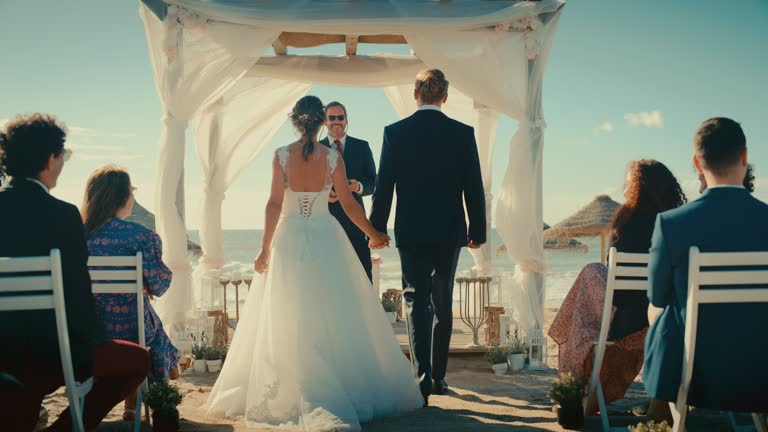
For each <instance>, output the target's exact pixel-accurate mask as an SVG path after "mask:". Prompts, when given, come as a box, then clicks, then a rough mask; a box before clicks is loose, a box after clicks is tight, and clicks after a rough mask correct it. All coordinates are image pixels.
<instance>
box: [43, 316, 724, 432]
mask: <svg viewBox="0 0 768 432" xmlns="http://www.w3.org/2000/svg"><path fill="white" fill-rule="evenodd" d="M555 313H556V309H550V310H547V314H546V323H547V326H545V327H548V324H549V323H550V322H551V321H552V319H553V318H554V315H555ZM548 350H549V356H550V357H549V362H548V363H549V365H550V369H548V370H545V371H530V370H523V371H517V372H514V373H511V374H510V375H507V376H496V375H493V373H492V371H491V369H490V367H489V366H488V364H487V363H486V362H485V361H484V360H483V358H482V356H479V355H472V356H452V357H451V358H450V360H449V370H448V376H447V377H446V380H447V381H448V384H449V385H450V386H451V391H450V392H449V394H447V395H445V396H432V397H430V406H429V407H427V408H423V409H419V410H416V411H414V412H411V413H407V414H405V415H402V416H399V417H392V418H385V419H379V420H376V421H374V422H371V423H367V424H364V425H363V431H365V432H385V431H387V432H389V431H414V432H419V431H444V432H453V431H455V432H459V431H462V432H466V431H472V432H475V431H476V432H496V431H499V432H501V431H504V432H508V431H509V430H511V429H510V427H514V430H519V431H540V430H548V431H549V430H551V431H559V430H563V429H562V428H560V426H558V424H557V422H556V415H555V414H554V413H553V412H552V403H551V402H550V401H549V400H548V398H547V396H546V393H547V390H548V388H549V387H550V385H551V383H552V381H553V380H554V379H555V378H556V376H557V369H556V367H557V357H556V355H557V345H556V344H554V342H552V341H551V340H550V344H549V347H548ZM217 376H218V374H215V373H195V372H193V371H192V370H189V371H186V372H185V373H184V374H183V375H182V377H180V379H179V380H177V381H176V382H175V384H176V385H178V386H179V388H180V389H181V391H182V393H183V394H184V401H183V403H182V404H181V405H180V407H179V411H180V413H181V417H182V422H181V430H182V431H196V432H202V431H206V432H224V431H251V432H253V431H258V430H259V429H248V428H247V427H246V426H245V424H244V422H242V421H232V420H224V419H214V418H207V417H206V416H205V415H204V414H203V412H202V411H201V410H200V407H201V406H202V405H203V404H204V403H205V401H206V399H207V397H208V394H209V393H210V390H211V387H212V386H213V384H214V382H215V381H216V377H217ZM639 379H640V378H639V377H638V380H637V381H636V382H635V383H634V384H633V385H632V386H631V387H630V389H629V391H628V392H627V394H626V397H625V399H623V400H621V401H617V402H616V403H614V404H612V406H611V408H612V409H613V410H616V411H627V410H630V409H631V407H632V406H634V405H638V404H639V403H641V402H643V401H644V400H645V398H646V395H645V392H644V390H643V385H642V383H640V382H639ZM45 406H46V408H47V409H48V411H49V415H50V418H51V419H55V418H56V416H58V413H59V412H61V411H62V410H63V409H64V408H66V406H67V400H66V396H65V394H64V390H63V388H62V389H59V391H57V392H56V393H54V394H53V395H51V396H49V397H48V398H47V399H46V400H45ZM122 412H123V409H122V404H120V405H118V406H117V407H115V409H113V410H112V412H111V413H110V414H109V416H108V417H107V418H106V419H105V421H104V422H103V423H102V425H100V426H99V428H98V429H97V430H98V431H129V430H132V428H131V425H129V424H128V423H126V422H123V421H121V416H122ZM710 417H711V416H710ZM639 420H643V419H642V418H638V417H616V418H615V419H614V420H612V421H615V422H616V423H617V424H627V423H628V422H632V423H634V422H637V421H639ZM693 423H694V424H693V425H692V424H691V422H689V430H729V429H728V428H727V427H726V426H725V423H724V420H717V419H716V420H714V421H713V420H711V419H709V420H708V421H707V422H706V427H704V428H703V429H701V428H697V427H695V423H696V419H695V418H694V419H693ZM721 423H722V424H721ZM692 426H693V427H692ZM145 429H146V430H149V428H145ZM585 430H599V425H598V423H597V419H596V418H590V419H588V420H587V427H586V429H585Z"/></svg>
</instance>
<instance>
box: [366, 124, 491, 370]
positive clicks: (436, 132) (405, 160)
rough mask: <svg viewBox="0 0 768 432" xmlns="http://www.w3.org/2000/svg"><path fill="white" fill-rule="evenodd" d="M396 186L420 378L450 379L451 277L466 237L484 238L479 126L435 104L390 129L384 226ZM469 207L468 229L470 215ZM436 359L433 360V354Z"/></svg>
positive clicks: (380, 211)
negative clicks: (477, 139) (477, 140)
mask: <svg viewBox="0 0 768 432" xmlns="http://www.w3.org/2000/svg"><path fill="white" fill-rule="evenodd" d="M395 191H397V209H396V213H395V240H396V243H397V247H398V251H399V253H400V262H401V265H402V271H403V288H409V287H410V288H413V289H415V292H414V293H413V294H406V295H405V298H406V301H407V303H408V308H407V309H408V311H407V315H408V324H409V330H410V342H411V348H412V352H413V353H414V356H415V359H414V361H415V365H416V368H417V370H418V374H419V376H422V375H426V376H427V377H434V378H435V379H442V378H444V377H445V370H446V368H447V365H448V347H449V345H450V340H451V327H452V325H453V311H452V304H453V279H454V276H455V272H456V265H457V263H458V259H459V252H460V250H461V247H463V246H466V244H467V238H469V239H470V240H472V241H474V242H476V243H485V240H486V226H485V192H484V190H483V180H482V176H481V173H480V160H479V158H478V154H477V144H476V143H475V134H474V130H473V129H472V128H471V127H469V126H467V125H465V124H463V123H460V122H458V121H455V120H453V119H451V118H449V117H447V116H446V115H445V114H443V113H442V112H439V111H436V110H420V111H417V112H416V113H414V114H413V115H411V116H410V117H408V118H406V119H403V120H401V121H399V122H397V123H394V124H391V125H389V126H387V127H386V128H384V145H383V147H382V151H381V162H380V163H379V177H378V182H377V184H376V193H375V194H374V197H373V208H372V210H371V223H372V224H373V226H374V227H375V228H376V229H377V230H379V231H386V229H387V221H388V220H389V213H390V209H391V207H392V196H393V193H394V192H395ZM465 203H466V206H467V214H468V216H469V228H467V223H466V220H465V213H464V204H465ZM430 357H431V358H430Z"/></svg>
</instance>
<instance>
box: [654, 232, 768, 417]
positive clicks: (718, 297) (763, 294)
mask: <svg viewBox="0 0 768 432" xmlns="http://www.w3.org/2000/svg"><path fill="white" fill-rule="evenodd" d="M748 266H761V267H768V252H722V253H718V252H713V253H701V252H700V251H699V248H698V247H696V246H692V247H691V248H690V250H689V264H688V301H687V303H686V305H687V306H686V316H685V345H684V348H683V368H682V377H681V380H680V388H679V390H678V393H677V401H676V402H670V403H669V408H670V410H671V411H672V418H673V419H674V426H673V428H672V430H673V431H674V432H684V431H685V419H686V416H687V414H688V405H687V399H688V390H689V389H690V384H691V379H692V377H693V366H694V362H695V358H696V333H697V328H698V315H699V306H700V305H704V304H734V303H768V289H762V288H761V289H757V288H741V289H714V288H706V289H701V287H702V286H749V285H752V286H754V285H768V271H766V270H733V268H745V267H748ZM702 267H707V271H704V272H702V271H701V268H702ZM723 267H725V268H723ZM755 360H757V359H755ZM752 419H753V421H754V423H755V427H756V428H757V430H758V431H759V432H765V431H766V424H765V417H764V416H763V415H761V414H758V413H754V414H752Z"/></svg>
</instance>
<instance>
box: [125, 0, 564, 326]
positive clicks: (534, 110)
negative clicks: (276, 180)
mask: <svg viewBox="0 0 768 432" xmlns="http://www.w3.org/2000/svg"><path fill="white" fill-rule="evenodd" d="M564 4H565V0H541V1H522V0H408V1H406V0H367V1H366V0H347V1H334V2H327V1H318V0H285V1H280V2H262V1H249V0H141V3H140V6H139V14H140V16H141V18H142V20H143V22H144V27H145V32H146V37H147V42H148V45H149V54H150V61H151V64H152V70H153V73H154V78H155V85H156V87H157V92H158V94H159V95H160V101H161V104H162V107H163V111H164V116H163V120H162V121H163V125H162V132H161V137H160V143H159V152H158V162H157V181H156V201H155V212H156V215H157V230H158V232H159V234H160V236H161V237H162V239H163V241H164V245H165V251H164V254H165V260H166V262H167V263H168V265H169V267H170V268H171V269H172V270H173V272H174V278H173V282H172V287H171V289H170V290H169V291H168V294H166V296H164V297H163V298H162V300H161V302H160V303H159V304H158V311H159V313H160V314H161V317H162V318H163V321H164V322H166V326H168V327H170V326H171V325H172V323H173V322H174V321H175V320H176V319H178V317H180V316H182V315H184V314H186V313H189V312H191V311H192V310H193V309H194V306H195V305H194V294H193V288H192V287H193V284H192V279H193V272H194V275H195V276H199V275H200V274H202V273H203V272H204V271H206V270H208V269H212V268H220V267H221V266H222V265H223V264H224V250H223V242H222V229H221V205H222V202H223V200H224V194H225V192H226V190H227V188H228V187H229V186H230V185H232V183H233V182H234V180H235V179H236V178H237V176H238V175H239V174H240V172H241V171H242V170H243V169H244V168H245V167H246V166H247V165H248V164H249V163H250V162H251V161H252V160H253V159H254V158H255V157H256V155H257V154H258V153H259V152H260V151H261V150H262V149H263V148H264V146H265V145H266V144H267V143H269V142H270V140H271V139H272V138H273V136H274V135H275V133H276V132H277V131H278V129H279V128H280V126H281V125H282V124H283V122H284V121H285V120H286V115H285V113H286V112H288V111H289V110H290V108H291V106H292V104H293V103H294V102H295V101H296V100H297V99H299V98H300V97H302V96H304V95H305V94H306V93H307V92H308V91H309V89H310V88H311V86H312V84H314V83H323V84H330V85H338V86H353V87H379V88H383V89H384V91H385V93H386V95H387V97H388V98H389V100H390V101H391V102H392V104H393V106H394V108H395V110H396V112H397V114H398V115H399V116H400V117H405V116H408V115H410V114H411V113H412V112H413V111H414V109H415V104H414V101H413V98H412V92H413V90H412V89H413V82H414V79H415V75H416V73H417V72H418V71H419V70H420V69H423V68H425V67H436V68H439V69H441V70H443V71H444V72H445V74H446V76H447V77H448V79H449V80H450V82H451V90H450V91H449V93H450V95H451V96H450V102H449V103H448V104H446V106H445V109H444V110H445V112H446V113H447V114H448V115H449V116H452V117H454V118H456V119H458V120H460V121H463V122H465V123H467V124H470V125H472V126H474V128H475V134H476V139H477V145H478V151H479V154H480V161H481V169H482V172H483V181H484V183H485V190H486V201H487V206H488V224H489V227H490V224H491V222H492V217H491V216H492V212H491V209H492V203H493V196H492V195H491V180H492V176H491V166H492V164H491V158H492V155H493V148H492V147H493V143H494V141H495V137H496V129H497V125H498V119H499V115H506V116H508V117H510V118H512V119H514V120H516V121H517V124H518V127H517V131H516V133H515V135H514V136H513V137H512V138H511V140H510V144H509V150H510V151H509V161H508V164H507V168H506V172H505V173H504V177H503V181H502V184H501V187H500V191H499V196H498V197H497V198H496V212H495V220H496V229H497V231H498V232H499V235H500V236H501V239H502V240H503V242H504V244H505V245H506V247H507V254H508V256H509V258H510V259H511V260H512V261H513V262H514V264H516V272H515V278H514V283H510V284H507V285H505V286H504V288H503V290H504V295H503V298H504V302H505V303H507V304H509V303H510V302H514V304H509V305H510V306H513V307H514V308H515V309H516V310H517V311H518V312H519V313H520V315H521V323H522V322H529V323H531V322H536V323H538V324H542V323H543V301H544V298H545V296H544V278H543V273H544V252H543V238H542V231H541V224H542V154H543V153H542V150H543V131H544V127H545V123H544V118H543V114H542V97H541V89H542V80H543V75H544V70H545V68H546V62H547V57H548V55H549V51H550V47H551V45H552V40H553V37H554V34H555V30H556V28H557V23H558V20H559V17H560V13H561V12H562V9H563V6H564ZM326 44H344V47H345V51H346V52H345V53H343V54H342V53H339V54H340V55H339V56H298V55H289V49H291V48H306V47H314V46H320V45H326ZM358 44H407V45H408V46H410V48H411V52H412V55H407V56H404V55H386V54H382V55H372V56H362V55H357V46H358ZM190 122H191V123H192V130H193V134H194V139H195V143H196V146H197V156H198V159H199V161H200V164H201V166H202V170H203V175H204V185H205V190H204V203H203V215H202V219H201V225H200V239H201V243H202V250H203V255H202V258H201V259H200V262H199V264H198V266H197V267H196V268H194V269H193V268H192V266H191V265H190V264H189V262H188V260H187V255H186V246H187V240H186V238H187V230H186V226H185V221H184V214H183V213H184V210H183V190H184V188H183V186H184V184H183V182H184V166H183V164H184V162H183V161H184V151H185V132H186V129H187V127H188V126H189V124H190ZM382 126H383V125H382ZM446 175H450V173H446ZM473 252H474V253H473V257H474V259H475V263H476V265H477V267H478V268H480V269H481V270H488V269H490V262H491V259H492V252H493V249H492V245H491V244H490V242H489V244H487V245H485V247H484V248H483V249H481V250H479V251H473Z"/></svg>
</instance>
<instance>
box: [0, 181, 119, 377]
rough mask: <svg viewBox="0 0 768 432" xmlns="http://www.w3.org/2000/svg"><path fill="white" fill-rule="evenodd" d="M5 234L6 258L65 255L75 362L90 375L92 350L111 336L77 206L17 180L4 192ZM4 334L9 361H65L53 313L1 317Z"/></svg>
mask: <svg viewBox="0 0 768 432" xmlns="http://www.w3.org/2000/svg"><path fill="white" fill-rule="evenodd" d="M0 230H2V241H0V256H3V257H23V256H43V255H46V256H47V255H49V254H50V251H51V249H53V248H58V249H59V250H60V251H61V268H62V273H63V275H62V279H63V282H64V300H65V304H66V310H67V326H68V327H69V343H70V345H71V350H72V361H73V364H74V367H75V369H76V370H78V371H80V372H83V373H84V372H87V371H89V370H90V368H91V365H92V350H91V347H92V345H94V344H99V343H103V342H105V335H104V329H103V327H102V325H101V323H100V322H99V321H98V320H97V318H96V311H95V309H94V305H93V295H92V294H91V278H90V276H89V274H88V267H87V262H88V249H87V247H86V243H85V232H84V230H83V222H82V220H81V219H80V213H79V212H78V210H77V207H75V206H73V205H72V204H69V203H66V202H64V201H60V200H58V199H56V198H54V197H53V196H51V195H50V194H48V193H47V192H46V191H45V190H44V189H43V188H42V187H41V186H40V185H39V184H37V183H34V182H32V181H30V180H14V181H13V182H12V183H11V184H10V185H8V186H7V187H5V188H2V189H0ZM0 332H2V333H3V334H4V335H5V336H4V340H3V343H2V344H0V353H2V354H0V355H2V356H4V357H5V358H6V359H9V357H14V356H15V357H19V356H24V355H25V354H27V355H28V354H33V355H39V356H50V358H51V359H53V360H51V361H52V362H53V363H54V364H56V363H58V362H59V360H58V358H59V357H58V345H59V344H58V339H57V336H56V322H55V320H54V315H53V312H52V311H37V312H28V311H23V312H0ZM22 353H25V354H22Z"/></svg>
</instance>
